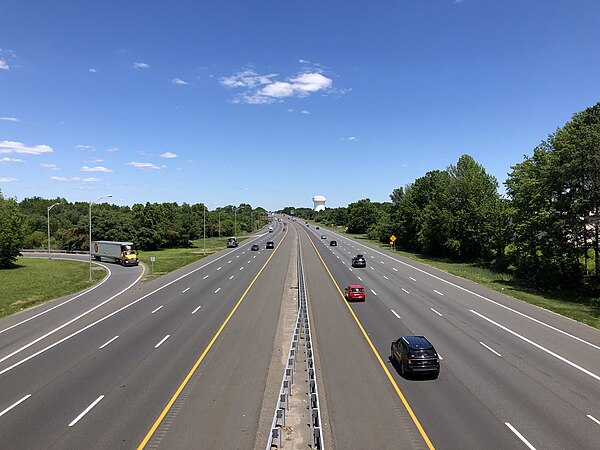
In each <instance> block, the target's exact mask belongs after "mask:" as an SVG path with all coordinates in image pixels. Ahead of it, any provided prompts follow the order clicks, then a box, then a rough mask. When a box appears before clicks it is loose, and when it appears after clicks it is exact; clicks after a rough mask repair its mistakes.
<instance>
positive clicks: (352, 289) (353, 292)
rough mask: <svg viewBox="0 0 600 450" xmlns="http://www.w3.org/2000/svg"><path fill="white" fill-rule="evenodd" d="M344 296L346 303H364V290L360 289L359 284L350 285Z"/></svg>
mask: <svg viewBox="0 0 600 450" xmlns="http://www.w3.org/2000/svg"><path fill="white" fill-rule="evenodd" d="M344 295H345V297H346V300H348V301H352V300H356V301H361V302H364V301H365V288H364V287H362V286H361V285H360V284H351V285H350V286H348V287H347V288H346V289H345V291H344Z"/></svg>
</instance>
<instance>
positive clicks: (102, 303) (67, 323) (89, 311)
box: [0, 275, 142, 375]
mask: <svg viewBox="0 0 600 450" xmlns="http://www.w3.org/2000/svg"><path fill="white" fill-rule="evenodd" d="M141 278H142V275H140V276H139V277H138V278H137V279H136V280H135V281H134V282H133V283H131V284H130V285H129V286H127V287H126V288H125V289H122V290H121V291H120V292H117V293H116V294H115V295H113V296H112V297H109V298H107V299H106V300H104V301H103V302H100V303H98V304H97V305H96V306H94V307H93V308H90V309H88V310H87V311H84V312H82V313H81V314H79V315H78V316H75V317H74V318H72V319H71V320H69V321H67V322H65V323H63V324H62V325H60V326H59V327H56V328H55V329H53V330H50V331H48V332H47V333H46V334H43V335H41V336H40V337H38V338H36V339H34V340H33V341H31V342H29V343H28V344H25V345H24V346H22V347H21V348H18V349H16V350H15V351H13V352H12V353H9V354H8V355H6V356H3V357H2V358H0V363H1V362H3V361H6V360H7V359H8V358H10V357H11V356H14V355H16V354H17V353H20V352H22V351H23V350H25V349H26V348H29V347H31V346H32V345H34V344H37V343H38V342H40V341H41V340H42V339H45V338H47V337H48V336H50V335H52V334H54V333H56V332H57V331H59V330H62V329H63V328H65V327H67V326H69V325H71V324H72V323H73V322H75V321H76V320H79V319H81V318H82V317H84V316H87V315H88V314H89V313H91V312H92V311H95V310H96V309H98V308H100V307H101V306H104V305H106V304H107V303H108V302H110V301H111V300H114V299H115V298H116V297H118V296H119V295H121V294H122V293H123V292H125V291H127V290H129V289H131V288H132V287H133V286H134V285H135V284H136V283H137V282H138V281H139V280H140V279H141ZM4 370H9V369H4ZM3 373H4V371H2V372H0V375H2V374H3Z"/></svg>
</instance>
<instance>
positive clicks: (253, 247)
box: [250, 244, 260, 252]
mask: <svg viewBox="0 0 600 450" xmlns="http://www.w3.org/2000/svg"><path fill="white" fill-rule="evenodd" d="M250 250H252V251H253V252H257V251H258V250H260V247H259V246H258V244H252V247H250Z"/></svg>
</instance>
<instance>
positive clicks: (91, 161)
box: [85, 158, 104, 163]
mask: <svg viewBox="0 0 600 450" xmlns="http://www.w3.org/2000/svg"><path fill="white" fill-rule="evenodd" d="M85 162H86V163H100V162H104V160H103V159H101V158H92V159H86V161H85Z"/></svg>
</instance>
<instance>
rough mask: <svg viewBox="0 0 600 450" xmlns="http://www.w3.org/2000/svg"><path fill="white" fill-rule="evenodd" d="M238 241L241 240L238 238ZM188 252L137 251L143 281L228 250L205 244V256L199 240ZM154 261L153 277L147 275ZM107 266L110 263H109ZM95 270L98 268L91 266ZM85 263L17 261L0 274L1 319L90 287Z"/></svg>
mask: <svg viewBox="0 0 600 450" xmlns="http://www.w3.org/2000/svg"><path fill="white" fill-rule="evenodd" d="M240 240H241V238H240ZM192 244H193V247H191V248H170V249H164V250H157V251H140V252H139V258H140V261H141V262H143V263H144V264H146V265H147V266H148V271H147V272H146V277H145V279H152V278H156V277H158V276H160V275H164V274H165V273H168V272H172V271H173V270H176V269H179V268H180V267H183V266H185V265H187V264H190V263H192V262H194V261H198V260H199V259H202V258H204V256H208V255H211V254H212V253H215V252H217V251H219V250H222V249H223V248H225V247H226V246H227V239H226V238H221V239H216V240H215V243H214V244H213V243H212V241H211V240H210V239H207V240H206V254H204V248H203V241H202V239H199V240H196V241H194V242H193V243H192ZM151 256H154V257H155V259H156V260H155V262H154V273H153V274H152V273H150V271H151V267H152V263H151V262H150V257H151ZM109 264H110V263H109ZM94 267H98V266H94ZM105 275H106V272H105V271H104V270H94V271H92V277H93V283H97V282H98V281H100V280H101V279H102V278H104V276H105ZM88 279H89V267H88V263H87V262H75V261H63V260H58V259H52V260H48V259H44V258H19V259H18V261H17V265H16V267H14V268H12V269H6V270H0V317H3V316H7V315H9V314H12V313H14V312H16V311H20V310H22V309H25V308H29V307H31V306H34V305H37V304H39V303H42V302H44V301H46V300H51V299H53V298H58V297H63V296H65V295H69V294H72V293H74V292H78V291H82V290H84V289H86V288H88V287H90V283H89V282H88Z"/></svg>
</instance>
